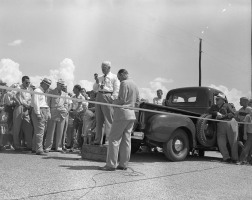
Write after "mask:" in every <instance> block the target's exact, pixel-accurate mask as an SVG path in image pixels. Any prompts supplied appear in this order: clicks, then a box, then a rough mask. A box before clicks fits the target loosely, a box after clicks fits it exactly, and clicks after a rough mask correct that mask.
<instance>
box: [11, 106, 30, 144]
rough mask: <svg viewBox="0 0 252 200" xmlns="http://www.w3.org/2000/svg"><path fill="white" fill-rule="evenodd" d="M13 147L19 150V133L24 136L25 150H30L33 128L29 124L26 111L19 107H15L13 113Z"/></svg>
mask: <svg viewBox="0 0 252 200" xmlns="http://www.w3.org/2000/svg"><path fill="white" fill-rule="evenodd" d="M13 124H14V126H13V131H12V133H13V145H14V147H15V148H20V146H21V138H20V133H21V131H22V132H23V134H24V140H25V142H26V145H27V148H32V133H33V127H32V124H31V119H30V116H29V112H28V110H27V109H26V110H25V108H24V107H23V106H22V105H21V106H16V107H15V109H14V111H13Z"/></svg>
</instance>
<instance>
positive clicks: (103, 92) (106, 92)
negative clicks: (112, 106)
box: [99, 91, 113, 94]
mask: <svg viewBox="0 0 252 200" xmlns="http://www.w3.org/2000/svg"><path fill="white" fill-rule="evenodd" d="M99 92H100V93H102V94H113V92H108V91H99Z"/></svg>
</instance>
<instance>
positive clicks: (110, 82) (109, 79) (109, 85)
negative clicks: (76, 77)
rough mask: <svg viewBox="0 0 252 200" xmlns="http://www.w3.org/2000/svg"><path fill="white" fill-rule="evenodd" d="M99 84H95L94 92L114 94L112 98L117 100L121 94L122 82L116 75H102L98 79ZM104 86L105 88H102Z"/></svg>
mask: <svg viewBox="0 0 252 200" xmlns="http://www.w3.org/2000/svg"><path fill="white" fill-rule="evenodd" d="M98 80H99V84H97V83H96V82H95V83H94V86H93V90H94V91H95V92H98V91H103V92H112V98H113V99H116V98H117V96H118V92H119V87H120V81H119V80H118V78H117V76H116V75H115V74H112V73H111V72H109V73H108V74H107V75H106V76H104V75H102V76H99V77H98ZM102 85H104V86H103V87H101V86H102Z"/></svg>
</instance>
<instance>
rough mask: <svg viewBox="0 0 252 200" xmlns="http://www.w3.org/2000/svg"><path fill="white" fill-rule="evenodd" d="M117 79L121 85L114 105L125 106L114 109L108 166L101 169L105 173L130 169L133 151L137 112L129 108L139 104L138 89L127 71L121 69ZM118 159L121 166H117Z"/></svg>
mask: <svg viewBox="0 0 252 200" xmlns="http://www.w3.org/2000/svg"><path fill="white" fill-rule="evenodd" d="M117 77H118V79H119V80H120V82H121V84H120V90H119V95H118V98H117V99H116V100H114V101H113V104H116V105H120V106H123V108H119V107H114V120H113V124H112V128H111V132H110V137H109V146H108V152H107V160H106V165H105V166H104V167H101V168H99V169H100V170H105V171H114V170H116V169H119V170H126V169H127V167H128V162H129V160H130V151H131V132H132V129H133V125H134V122H135V120H136V116H135V111H134V110H131V109H128V108H127V107H135V104H136V103H138V102H139V91H138V88H137V86H136V84H135V83H134V82H133V81H132V80H131V79H129V74H128V72H127V70H125V69H120V70H119V72H118V74H117ZM119 150H120V152H119ZM118 157H119V165H118V166H117V160H118Z"/></svg>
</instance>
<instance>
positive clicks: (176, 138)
mask: <svg viewBox="0 0 252 200" xmlns="http://www.w3.org/2000/svg"><path fill="white" fill-rule="evenodd" d="M163 151H164V154H165V156H166V157H167V158H168V159H169V160H170V161H182V160H184V159H185V158H186V156H187V155H188V152H189V140H188V136H187V134H186V132H185V131H184V130H182V129H177V130H176V131H175V132H174V133H173V134H172V137H171V138H170V140H169V141H167V142H165V143H164V144H163Z"/></svg>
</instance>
